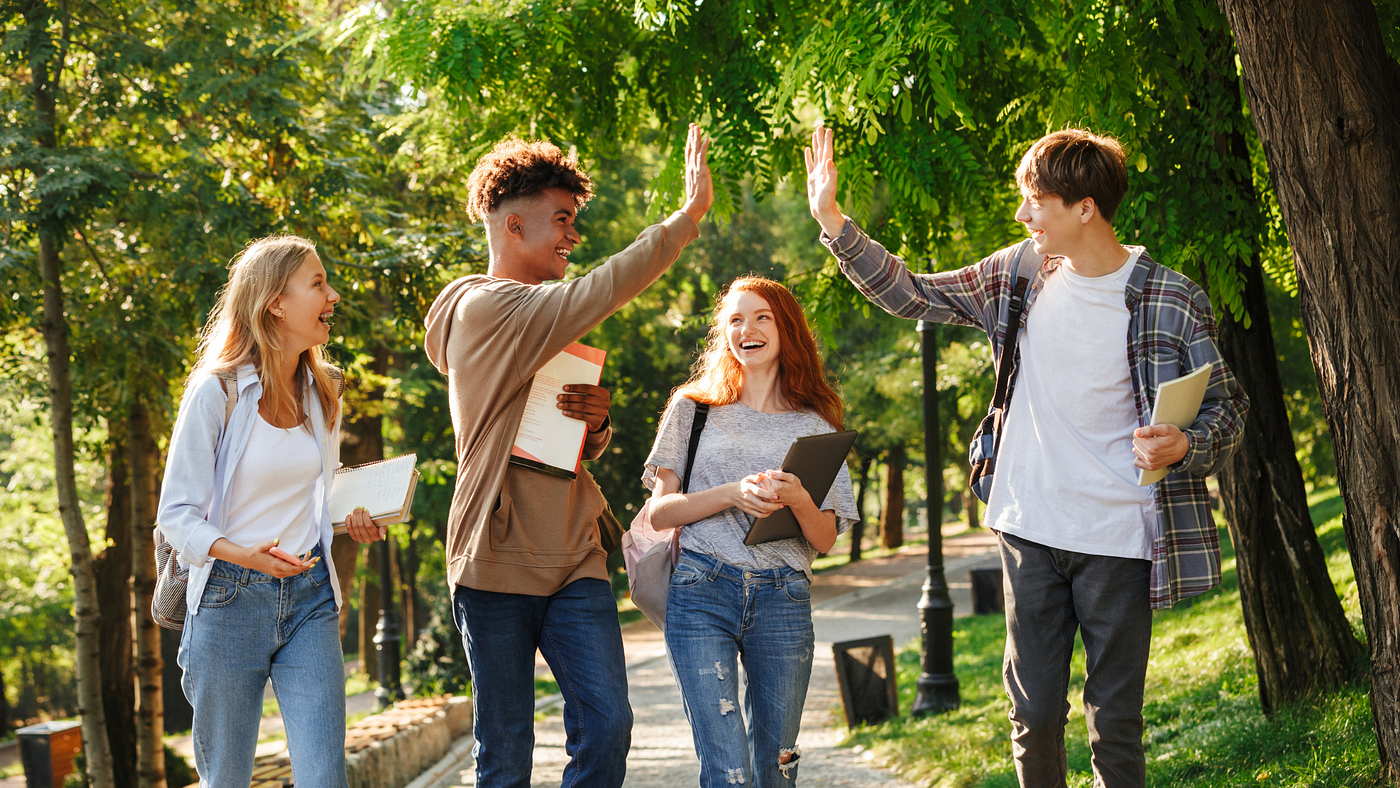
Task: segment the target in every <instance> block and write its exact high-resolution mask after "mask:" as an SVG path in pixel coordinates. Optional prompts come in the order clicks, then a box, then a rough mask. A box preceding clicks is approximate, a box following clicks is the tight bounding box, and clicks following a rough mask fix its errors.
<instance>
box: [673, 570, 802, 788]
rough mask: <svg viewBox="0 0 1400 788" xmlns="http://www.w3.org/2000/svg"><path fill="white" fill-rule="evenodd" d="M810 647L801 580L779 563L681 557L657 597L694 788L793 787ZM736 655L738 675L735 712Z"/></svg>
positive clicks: (795, 573) (797, 574)
mask: <svg viewBox="0 0 1400 788" xmlns="http://www.w3.org/2000/svg"><path fill="white" fill-rule="evenodd" d="M813 645H814V637H813V633H812V595H811V587H810V583H809V581H808V580H807V576H806V575H804V574H803V573H801V572H798V571H796V570H794V569H789V568H786V567H784V568H782V569H765V570H756V569H739V568H738V567H734V566H730V565H729V564H726V563H724V562H722V561H719V560H717V559H715V558H712V557H710V556H708V555H703V554H701V553H696V552H692V551H690V550H685V551H682V553H681V558H680V561H678V562H677V563H676V568H675V571H674V572H673V573H672V574H671V591H670V594H669V596H668V597H667V600H666V651H667V652H668V653H669V655H670V658H671V670H672V672H673V673H675V675H676V683H677V684H679V685H680V689H681V700H682V701H683V703H684V705H685V716H686V718H687V719H689V720H690V729H691V732H692V733H693V735H694V736H695V754H696V755H697V756H699V758H700V785H701V786H702V787H703V788H711V786H725V787H726V788H727V786H730V785H735V784H741V785H754V786H757V787H758V788H769V787H770V786H790V785H793V784H795V783H796V781H797V759H798V758H799V757H800V755H801V753H800V751H799V750H798V747H797V730H798V727H799V726H800V725H801V723H802V706H803V704H804V703H805V702H806V700H807V684H808V682H809V681H810V679H811V677H812V649H813ZM739 659H742V660H743V662H744V672H745V673H746V674H747V676H748V689H747V691H746V693H745V696H744V708H743V711H742V712H741V710H740V709H739V707H738V698H739V676H738V673H737V668H738V665H737V660H739ZM744 714H747V715H748V731H747V732H745V730H744V719H743V715H744Z"/></svg>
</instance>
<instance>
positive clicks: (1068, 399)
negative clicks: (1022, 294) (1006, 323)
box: [986, 246, 1156, 560]
mask: <svg viewBox="0 0 1400 788" xmlns="http://www.w3.org/2000/svg"><path fill="white" fill-rule="evenodd" d="M1126 248H1127V249H1128V251H1129V253H1130V254H1129V257H1128V261H1127V262H1126V263H1124V264H1123V267H1122V268H1120V269H1118V270H1117V271H1115V272H1113V273H1111V274H1108V275H1107V276H1099V277H1093V278H1089V277H1084V276H1080V275H1078V274H1075V273H1073V272H1072V271H1070V270H1069V269H1068V268H1067V267H1066V266H1063V265H1062V266H1060V267H1059V268H1057V269H1056V270H1055V271H1054V272H1053V273H1051V274H1050V276H1049V277H1048V278H1047V279H1046V281H1045V285H1044V288H1043V289H1042V291H1041V293H1040V295H1039V296H1037V297H1036V299H1035V303H1034V304H1033V306H1032V308H1031V309H1030V311H1029V312H1028V313H1027V315H1026V327H1025V331H1024V333H1023V334H1022V336H1021V340H1020V350H1021V366H1020V372H1019V373H1018V375H1017V379H1016V389H1015V391H1014V392H1013V393H1012V397H1011V408H1010V412H1009V413H1008V414H1007V420H1006V425H1005V427H1004V433H1003V434H1002V436H1001V445H1000V447H999V448H998V449H997V465H996V472H995V474H994V475H993V478H992V491H991V494H990V495H989V496H988V497H989V498H990V501H989V503H988V505H987V514H986V521H987V523H988V524H989V526H990V527H991V528H995V529H997V530H999V531H1004V532H1006V533H1009V534H1013V535H1015V536H1018V537H1020V538H1022V539H1025V540H1027V541H1031V542H1035V543H1036V544H1042V545H1045V546H1047V547H1054V548H1059V549H1062V550H1073V551H1074V552H1078V553H1088V554H1091V555H1104V556H1114V557H1118V558H1141V559H1145V560H1151V558H1152V552H1151V550H1152V539H1151V533H1152V530H1153V524H1154V523H1155V520H1156V509H1155V503H1154V499H1153V488H1152V487H1151V486H1148V487H1139V486H1137V477H1138V470H1137V468H1136V467H1135V466H1134V465H1133V460H1134V457H1133V430H1135V429H1137V427H1138V416H1137V409H1136V408H1135V407H1134V404H1133V384H1132V376H1131V372H1130V370H1129V369H1128V353H1127V345H1128V343H1127V336H1128V318H1129V315H1128V307H1127V305H1126V303H1124V289H1125V287H1126V286H1127V282H1128V277H1129V275H1130V274H1132V271H1133V267H1134V265H1135V264H1136V263H1137V259H1138V256H1139V255H1140V254H1141V253H1142V247H1140V246H1130V247H1126Z"/></svg>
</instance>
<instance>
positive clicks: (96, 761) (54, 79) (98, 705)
mask: <svg viewBox="0 0 1400 788" xmlns="http://www.w3.org/2000/svg"><path fill="white" fill-rule="evenodd" d="M51 13H52V11H51V9H50V8H49V7H48V6H47V5H46V4H44V3H42V2H31V3H29V4H28V6H27V7H26V8H25V23H26V26H27V28H28V30H27V32H28V40H27V42H26V47H27V49H28V55H29V73H30V77H31V79H32V80H33V85H34V125H35V131H36V136H37V141H38V144H39V146H40V147H41V148H43V149H46V150H49V151H55V150H56V149H57V148H58V123H57V100H56V93H57V89H58V77H59V74H61V73H62V71H63V62H62V56H61V53H60V51H59V49H58V48H57V46H56V45H55V42H54V41H53V40H52V39H51V38H50V35H49V23H50V16H51ZM35 170H36V171H35V173H34V177H35V178H39V179H42V178H45V177H47V175H48V172H47V170H46V169H45V167H44V166H43V165H39V166H37V167H36V168H35ZM54 199H55V198H53V197H45V198H44V199H43V203H42V204H41V206H40V211H39V215H40V216H41V217H44V218H43V219H42V220H41V222H40V225H39V228H38V229H39V274H40V276H41V277H42V278H43V282H44V285H43V288H44V313H43V334H44V344H45V347H46V349H47V351H48V359H47V360H48V374H49V401H50V406H49V407H50V411H51V414H50V415H51V416H52V421H53V445H54V487H55V488H56V490H57V492H58V512H59V517H60V518H61V520H62V521H63V531H64V534H65V535H66V536H67V538H68V549H69V553H70V555H71V559H72V564H71V565H72V569H71V571H72V573H73V599H74V604H73V617H74V621H75V625H74V641H75V649H74V651H75V654H74V662H75V663H76V669H77V674H78V713H79V714H81V715H82V730H83V751H84V753H85V755H86V756H87V770H88V778H89V780H90V782H91V785H92V787H93V788H113V782H112V780H113V777H112V752H111V749H110V748H109V747H108V745H107V717H106V714H105V713H104V709H103V705H102V674H101V662H100V655H99V649H100V647H101V646H100V642H99V638H100V637H101V631H100V630H101V621H100V620H99V619H100V616H101V613H100V608H99V606H98V600H97V579H96V577H95V575H94V573H93V564H92V544H91V542H90V541H89V540H88V533H87V526H86V524H85V523H84V522H83V513H82V509H81V503H82V502H81V501H80V500H79V499H78V482H77V477H76V474H75V472H74V468H73V381H72V373H71V356H72V349H71V347H70V346H69V343H68V323H67V317H66V315H65V314H64V311H63V276H62V274H63V261H62V259H61V258H60V256H59V252H60V247H59V243H60V239H61V238H62V228H61V225H60V223H61V221H62V219H61V218H60V212H59V211H58V210H57V206H56V205H54V204H53V200H54Z"/></svg>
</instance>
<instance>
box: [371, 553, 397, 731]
mask: <svg viewBox="0 0 1400 788" xmlns="http://www.w3.org/2000/svg"><path fill="white" fill-rule="evenodd" d="M378 547H379V626H378V627H376V629H375V633H374V650H375V651H376V652H378V653H379V689H377V690H375V691H374V697H375V699H376V700H377V701H378V705H379V710H380V711H383V710H384V709H387V708H389V707H390V706H392V705H394V701H397V700H403V681H402V679H401V678H400V677H399V625H398V622H396V621H394V586H393V584H392V581H391V576H390V574H389V540H388V539H387V538H385V539H384V540H383V541H381V542H380V543H379V545H378Z"/></svg>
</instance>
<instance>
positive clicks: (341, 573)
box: [331, 458, 360, 642]
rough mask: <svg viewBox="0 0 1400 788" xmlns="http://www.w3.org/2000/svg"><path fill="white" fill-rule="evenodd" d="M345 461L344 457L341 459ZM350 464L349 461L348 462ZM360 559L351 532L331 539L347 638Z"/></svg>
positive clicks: (342, 638)
mask: <svg viewBox="0 0 1400 788" xmlns="http://www.w3.org/2000/svg"><path fill="white" fill-rule="evenodd" d="M341 462H344V459H343V458H342V459H341ZM347 464H348V463H347ZM359 560H360V543H359V542H357V541H355V540H354V539H351V538H350V534H336V536H335V538H334V539H332V540H331V563H333V564H335V577H336V580H338V581H340V582H339V584H340V598H341V599H342V600H344V604H342V605H341V606H340V639H341V641H342V642H343V641H344V640H345V632H346V629H347V628H348V627H349V624H350V592H351V591H352V590H353V588H352V586H353V585H354V584H355V565H356V564H357V563H358V562H359Z"/></svg>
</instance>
